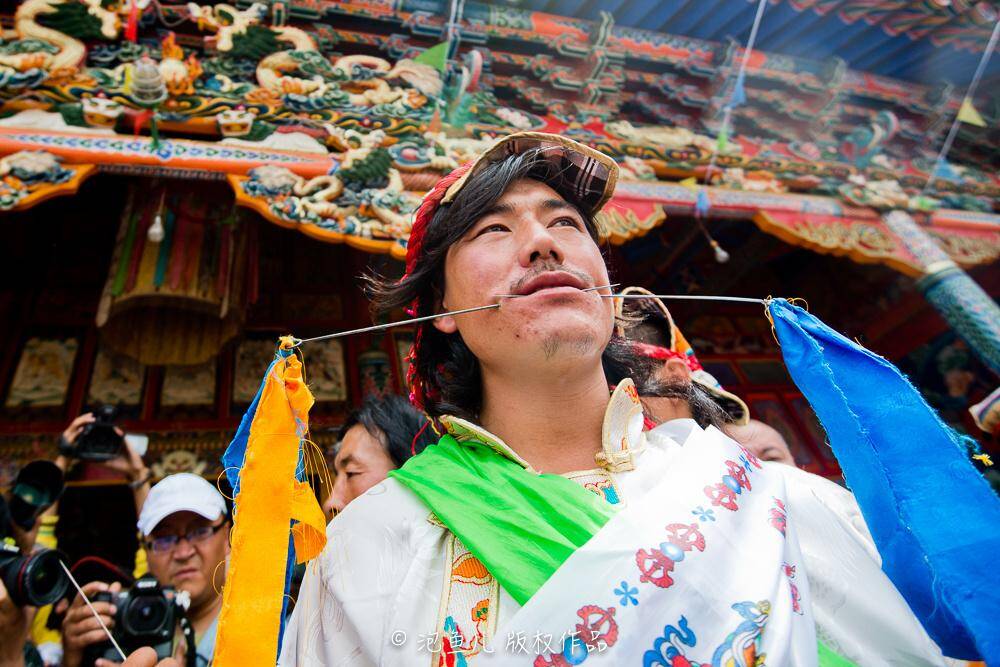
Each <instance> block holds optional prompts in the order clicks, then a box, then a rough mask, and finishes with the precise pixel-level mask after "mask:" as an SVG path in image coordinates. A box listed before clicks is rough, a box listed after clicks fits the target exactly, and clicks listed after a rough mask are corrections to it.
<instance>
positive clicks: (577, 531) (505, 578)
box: [389, 435, 854, 667]
mask: <svg viewBox="0 0 1000 667" xmlns="http://www.w3.org/2000/svg"><path fill="white" fill-rule="evenodd" d="M389 476H390V477H395V478H396V479H397V480H398V481H399V482H400V483H401V484H402V485H403V486H405V487H406V488H408V489H409V490H410V491H412V492H413V493H415V494H416V495H417V497H418V498H420V500H421V501H423V503H424V504H425V505H426V506H427V507H428V508H430V509H431V510H432V511H433V512H434V514H435V515H436V516H437V517H438V519H440V520H441V522H442V523H443V524H444V525H445V526H447V527H448V530H450V531H451V532H452V533H454V534H455V535H456V536H457V537H458V539H460V540H461V541H462V544H464V545H465V546H466V548H468V549H469V551H471V552H472V553H473V554H475V556H476V558H478V559H479V560H480V561H481V562H482V563H483V565H485V566H486V569H487V570H489V572H490V574H492V575H493V576H494V577H496V580H497V582H498V583H499V584H500V585H501V586H502V587H503V589H504V590H505V591H507V592H508V593H509V594H510V596H511V597H512V598H514V599H515V600H516V601H517V603H518V604H520V605H522V606H523V605H524V603H526V602H527V601H528V600H529V599H531V596H532V595H534V594H535V592H536V591H537V590H538V589H539V588H541V587H542V584H544V583H545V582H546V581H548V579H549V577H550V576H552V574H553V573H554V572H555V571H556V570H558V569H559V567H560V566H561V565H562V564H563V562H565V561H566V559H567V558H569V557H570V555H572V554H573V552H574V551H576V550H577V549H578V548H580V547H582V546H583V545H584V544H586V542H587V541H588V540H589V539H590V538H591V537H593V536H594V535H595V534H597V531H599V530H600V529H601V528H603V527H604V524H606V523H607V522H608V520H609V519H610V518H611V517H612V516H613V515H614V512H615V508H614V506H613V505H611V504H609V503H608V502H607V501H606V500H604V499H603V498H601V497H599V496H598V495H597V494H596V493H593V492H591V491H588V490H587V489H585V488H583V487H582V486H580V485H579V484H577V483H576V482H574V481H572V480H569V479H567V478H565V477H562V476H560V475H545V474H541V475H540V474H537V473H533V472H531V471H528V470H525V469H524V468H523V467H521V465H519V464H518V463H516V462H514V461H512V460H510V459H508V458H507V457H505V456H503V455H501V454H499V453H498V452H496V451H494V450H493V449H491V448H490V447H487V446H486V445H483V444H481V443H478V442H471V441H465V442H461V443H459V442H458V441H457V440H455V439H454V438H453V437H451V436H450V435H446V436H444V437H442V438H441V440H440V442H438V444H436V445H432V446H430V447H428V448H427V449H425V450H424V451H423V452H421V453H420V455H419V456H414V457H412V458H411V459H409V460H408V461H407V462H406V463H405V464H404V465H403V467H402V468H400V469H398V470H393V471H392V472H390V473H389ZM819 665H820V667H854V663H852V662H850V661H849V660H846V659H844V658H842V657H840V656H839V655H837V654H836V653H834V652H833V651H831V650H830V649H829V648H827V647H826V646H825V645H824V644H823V643H822V642H819Z"/></svg>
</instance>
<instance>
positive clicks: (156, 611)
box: [88, 574, 184, 661]
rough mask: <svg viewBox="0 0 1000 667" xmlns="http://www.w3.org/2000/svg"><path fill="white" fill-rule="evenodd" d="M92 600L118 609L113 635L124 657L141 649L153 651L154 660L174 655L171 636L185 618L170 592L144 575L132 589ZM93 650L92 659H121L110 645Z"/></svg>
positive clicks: (104, 592)
mask: <svg viewBox="0 0 1000 667" xmlns="http://www.w3.org/2000/svg"><path fill="white" fill-rule="evenodd" d="M91 600H92V601H95V602H96V601H98V600H101V601H103V602H110V603H111V604H113V605H115V607H117V608H118V611H117V612H115V626H114V629H113V630H112V634H113V635H114V637H115V641H117V642H118V643H119V644H120V645H121V647H122V650H123V651H125V653H126V654H129V653H131V652H132V651H135V650H136V649H138V648H141V647H143V646H151V647H152V648H153V649H155V650H156V659H157V660H163V659H164V658H169V657H170V656H171V655H172V654H173V650H174V633H175V631H176V629H177V623H178V622H179V620H180V618H181V617H182V616H183V615H184V608H183V607H182V606H181V605H180V604H179V603H178V600H177V593H176V591H175V590H174V589H173V588H171V587H169V586H166V587H164V586H160V584H159V582H157V581H156V578H155V577H153V576H152V575H148V574H147V575H146V576H144V577H141V578H139V579H138V580H136V582H135V585H134V586H132V588H131V589H128V590H123V591H118V592H117V593H109V592H107V591H102V592H100V593H96V594H94V595H93V596H92V598H91ZM93 649H94V651H93V653H94V655H91V657H92V658H105V659H107V660H113V661H118V660H120V659H121V656H119V655H118V652H117V651H116V650H115V649H114V647H113V646H112V645H111V642H105V643H104V644H97V645H95V646H94V647H93ZM88 653H90V651H89V650H88Z"/></svg>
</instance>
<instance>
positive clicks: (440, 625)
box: [431, 514, 458, 667]
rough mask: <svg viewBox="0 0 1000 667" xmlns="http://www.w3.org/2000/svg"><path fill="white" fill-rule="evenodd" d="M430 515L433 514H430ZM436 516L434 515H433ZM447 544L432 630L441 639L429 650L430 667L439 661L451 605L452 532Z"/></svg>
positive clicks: (453, 540) (453, 541)
mask: <svg viewBox="0 0 1000 667" xmlns="http://www.w3.org/2000/svg"><path fill="white" fill-rule="evenodd" d="M431 516H434V515H433V514H431ZM435 518H436V517H435ZM446 539H447V540H448V544H447V546H446V547H445V550H444V558H445V561H444V577H443V579H444V583H443V584H442V586H441V603H440V604H439V605H438V618H437V623H436V624H435V625H434V632H436V633H438V634H439V635H441V638H442V641H440V642H435V646H434V650H433V651H432V652H431V667H438V665H440V663H441V649H442V648H443V646H444V635H443V634H442V633H443V631H444V619H445V618H446V615H447V613H448V607H449V606H450V605H451V587H452V581H451V564H452V563H453V562H454V561H455V541H456V540H457V539H458V538H457V537H455V534H454V533H451V532H449V533H448V537H447V538H446Z"/></svg>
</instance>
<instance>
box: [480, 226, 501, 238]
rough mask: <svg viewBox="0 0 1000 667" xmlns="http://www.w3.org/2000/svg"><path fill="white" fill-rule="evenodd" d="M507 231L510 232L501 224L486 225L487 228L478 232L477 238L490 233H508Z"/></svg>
mask: <svg viewBox="0 0 1000 667" xmlns="http://www.w3.org/2000/svg"><path fill="white" fill-rule="evenodd" d="M506 231H508V229H507V227H505V226H504V225H501V224H500V223H494V224H492V225H486V226H485V227H483V228H482V229H480V230H479V231H478V232H476V238H478V237H480V236H482V235H483V234H487V233H490V232H506Z"/></svg>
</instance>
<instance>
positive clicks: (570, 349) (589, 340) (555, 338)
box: [541, 332, 598, 362]
mask: <svg viewBox="0 0 1000 667" xmlns="http://www.w3.org/2000/svg"><path fill="white" fill-rule="evenodd" d="M596 340H597V339H596V336H594V335H593V333H591V332H580V333H579V334H576V335H572V334H570V333H569V332H555V333H553V334H551V335H549V336H544V337H542V345H541V349H542V354H543V355H544V357H545V360H546V361H553V362H555V361H559V360H564V359H565V360H573V361H576V360H579V359H580V357H585V356H587V355H589V354H591V353H594V352H597V351H598V347H597V344H596V342H595V341H596Z"/></svg>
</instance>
